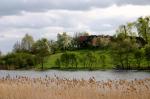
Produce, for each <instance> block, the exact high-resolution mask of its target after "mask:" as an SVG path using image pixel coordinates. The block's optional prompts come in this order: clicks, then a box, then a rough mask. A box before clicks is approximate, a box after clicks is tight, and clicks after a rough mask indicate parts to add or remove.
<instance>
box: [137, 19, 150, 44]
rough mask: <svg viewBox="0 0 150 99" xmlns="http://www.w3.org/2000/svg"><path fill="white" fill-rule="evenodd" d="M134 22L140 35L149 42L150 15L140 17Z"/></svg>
mask: <svg viewBox="0 0 150 99" xmlns="http://www.w3.org/2000/svg"><path fill="white" fill-rule="evenodd" d="M134 23H135V26H136V29H137V31H138V35H139V36H140V37H142V38H143V39H144V40H145V41H146V42H147V43H148V42H149V36H150V17H145V18H143V17H140V18H138V20H137V21H136V22H134Z"/></svg>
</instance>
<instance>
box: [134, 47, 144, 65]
mask: <svg viewBox="0 0 150 99" xmlns="http://www.w3.org/2000/svg"><path fill="white" fill-rule="evenodd" d="M143 57H144V51H143V49H137V50H135V52H134V58H135V59H136V63H137V65H138V68H140V67H141V61H142V60H143Z"/></svg>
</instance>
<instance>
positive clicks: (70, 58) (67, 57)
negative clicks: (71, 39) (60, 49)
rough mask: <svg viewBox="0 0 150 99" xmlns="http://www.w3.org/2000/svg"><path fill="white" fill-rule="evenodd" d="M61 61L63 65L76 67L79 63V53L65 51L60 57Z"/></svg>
mask: <svg viewBox="0 0 150 99" xmlns="http://www.w3.org/2000/svg"><path fill="white" fill-rule="evenodd" d="M56 63H59V61H58V60H57V61H56ZM60 63H61V65H63V66H65V67H68V66H72V67H74V66H75V67H76V68H77V65H78V61H77V55H76V54H75V53H68V52H65V53H63V54H62V55H61V57H60Z"/></svg>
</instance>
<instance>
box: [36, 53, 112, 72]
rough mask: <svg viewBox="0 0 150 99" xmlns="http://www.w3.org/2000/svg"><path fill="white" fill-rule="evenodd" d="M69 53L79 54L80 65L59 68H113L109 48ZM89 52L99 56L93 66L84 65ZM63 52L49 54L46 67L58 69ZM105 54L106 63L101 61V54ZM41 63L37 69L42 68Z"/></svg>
mask: <svg viewBox="0 0 150 99" xmlns="http://www.w3.org/2000/svg"><path fill="white" fill-rule="evenodd" d="M67 52H69V53H75V54H76V55H77V56H78V65H77V68H75V67H71V66H68V67H67V68H66V67H65V66H60V67H59V69H76V70H77V69H94V70H96V69H112V68H113V64H112V59H111V56H110V52H109V51H108V50H105V51H104V50H78V51H67ZM88 52H93V53H94V55H95V57H96V58H97V61H96V63H94V64H93V65H92V68H91V67H90V66H86V67H85V66H84V65H83V61H85V59H84V58H85V57H84V56H85V54H87V53H88ZM62 54H63V53H61V52H60V53H56V54H53V55H51V56H49V57H48V58H47V59H46V61H45V63H44V69H58V66H56V64H55V62H56V60H57V59H58V58H60V57H61V55H62ZM101 55H105V65H103V64H102V63H101V60H100V56H101ZM40 66H41V65H40V64H39V65H38V66H37V69H38V68H40Z"/></svg>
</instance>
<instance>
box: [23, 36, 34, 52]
mask: <svg viewBox="0 0 150 99" xmlns="http://www.w3.org/2000/svg"><path fill="white" fill-rule="evenodd" d="M33 43H34V40H33V37H32V36H30V35H29V34H26V35H25V37H23V39H22V41H21V48H22V49H23V50H25V51H31V49H32V45H33Z"/></svg>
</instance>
